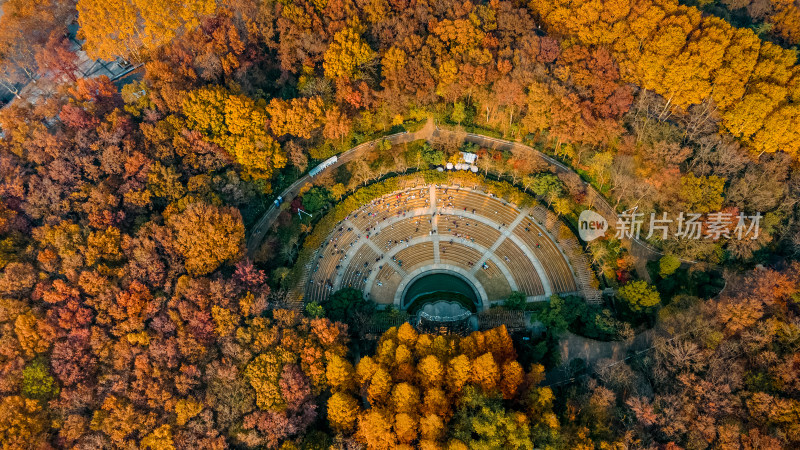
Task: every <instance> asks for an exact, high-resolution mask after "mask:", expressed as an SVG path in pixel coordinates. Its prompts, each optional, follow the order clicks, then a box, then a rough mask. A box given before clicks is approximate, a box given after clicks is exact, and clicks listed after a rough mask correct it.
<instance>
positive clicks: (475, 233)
mask: <svg viewBox="0 0 800 450" xmlns="http://www.w3.org/2000/svg"><path fill="white" fill-rule="evenodd" d="M437 232H438V233H439V236H441V238H440V239H441V240H454V241H456V242H465V241H471V242H474V243H476V244H478V245H480V246H482V247H485V248H491V247H492V245H494V243H495V242H497V239H498V238H499V237H500V232H499V231H498V230H496V229H495V228H492V227H491V226H489V225H486V224H485V223H482V222H478V221H476V220H473V219H469V218H465V217H462V216H457V215H451V214H442V215H441V216H439V223H438V228H437Z"/></svg>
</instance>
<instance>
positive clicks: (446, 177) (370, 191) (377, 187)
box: [292, 170, 536, 282]
mask: <svg viewBox="0 0 800 450" xmlns="http://www.w3.org/2000/svg"><path fill="white" fill-rule="evenodd" d="M420 178H421V179H422V180H424V182H425V183H427V184H459V185H462V186H472V185H480V186H481V187H482V188H483V189H484V190H485V191H487V192H489V193H491V194H493V195H495V196H496V197H499V198H503V199H505V200H506V201H508V202H510V203H514V204H516V205H518V206H519V207H521V208H524V207H528V206H534V205H536V200H535V199H534V197H532V196H530V195H528V194H526V193H524V192H521V191H520V190H519V189H517V188H516V187H514V186H513V185H511V184H510V183H506V182H505V181H494V180H489V179H486V178H484V177H483V176H482V175H479V174H475V173H472V172H466V171H444V172H439V171H437V170H423V171H420V172H416V173H413V174H408V175H400V176H397V177H393V178H388V179H386V180H383V181H379V182H377V183H375V184H371V185H369V186H366V187H362V188H360V189H358V190H356V191H355V192H353V193H352V194H350V195H349V196H347V197H345V198H344V199H342V200H341V201H340V202H339V203H337V204H336V206H334V207H333V209H331V210H330V211H328V213H327V214H325V215H324V216H323V217H322V218H321V219H320V220H319V222H317V224H316V225H314V230H313V231H312V232H311V234H309V235H308V236H306V238H305V241H304V242H303V247H302V249H301V250H300V253H299V255H298V258H297V263H296V264H295V266H294V267H295V270H294V271H293V277H292V279H293V281H294V282H297V281H299V278H300V275H301V274H302V268H303V266H305V264H306V263H307V262H308V261H309V260H310V259H311V256H312V255H313V253H314V251H315V250H316V249H317V248H318V247H319V246H320V245H322V243H323V242H325V238H326V237H327V236H328V234H330V232H331V231H332V230H333V229H334V227H336V224H338V223H339V222H341V221H342V220H344V219H345V218H346V217H347V216H348V215H350V213H352V212H353V211H355V210H357V209H359V208H360V207H361V206H362V205H365V204H367V203H369V202H371V201H373V200H375V199H377V198H380V197H383V196H384V195H387V194H390V193H392V192H394V191H397V190H398V189H399V188H400V185H401V184H402V183H403V182H406V181H411V180H414V179H420Z"/></svg>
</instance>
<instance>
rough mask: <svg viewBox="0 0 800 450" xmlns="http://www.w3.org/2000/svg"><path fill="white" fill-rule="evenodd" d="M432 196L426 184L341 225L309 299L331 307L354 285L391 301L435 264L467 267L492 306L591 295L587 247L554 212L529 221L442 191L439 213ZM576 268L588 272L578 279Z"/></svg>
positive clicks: (539, 212) (311, 282) (505, 208)
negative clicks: (509, 299)
mask: <svg viewBox="0 0 800 450" xmlns="http://www.w3.org/2000/svg"><path fill="white" fill-rule="evenodd" d="M430 191H431V189H430V187H429V186H418V187H414V188H409V189H405V190H402V191H398V192H394V193H392V194H389V195H386V196H383V197H382V198H380V199H377V200H375V201H373V202H370V203H369V204H366V205H364V206H363V207H362V208H360V209H359V210H357V211H354V212H353V213H351V214H350V215H349V216H348V217H347V219H346V220H344V221H343V222H342V223H340V224H339V225H337V227H336V228H335V229H334V230H333V231H332V232H331V235H330V236H329V238H328V241H326V242H325V243H324V244H323V245H322V246H321V248H320V249H319V251H318V252H317V257H316V258H315V259H314V261H313V262H312V264H311V265H310V266H309V267H310V268H311V270H313V272H311V273H310V276H309V277H308V282H307V283H306V298H307V299H308V300H317V301H323V300H325V299H327V298H328V296H329V295H330V294H331V293H332V292H334V291H336V290H338V289H341V288H343V287H353V288H356V289H362V290H364V292H365V293H367V294H371V295H373V297H374V298H375V299H376V301H380V302H391V301H392V300H393V298H394V297H393V296H394V293H395V292H396V291H397V288H398V286H399V284H400V282H401V281H402V280H403V277H404V276H406V275H407V274H409V273H411V272H412V271H414V270H415V269H417V268H419V267H423V266H427V265H431V264H435V263H441V264H449V265H452V266H456V267H460V268H462V269H463V270H464V271H465V272H467V273H468V274H471V275H472V276H474V277H476V279H478V280H480V281H478V282H479V283H481V284H483V285H485V286H491V288H487V292H489V293H491V294H490V295H492V296H493V297H492V298H490V300H500V299H502V298H504V297H502V296H504V295H507V294H508V292H510V291H509V289H511V288H513V287H514V286H515V288H516V289H517V290H519V291H521V292H523V293H525V294H526V295H527V296H541V295H543V294H545V290H544V286H545V284H549V286H550V287H551V288H552V291H553V292H554V293H564V292H576V291H581V292H584V291H588V290H591V289H589V288H591V286H592V281H593V276H592V273H591V269H590V268H589V266H588V260H587V259H586V258H585V255H583V254H582V249H581V248H580V245H579V244H578V242H577V240H575V239H574V237H573V238H572V240H569V239H566V238H565V239H562V238H561V236H563V235H564V234H563V233H562V232H561V228H560V227H563V226H564V225H563V223H562V222H561V221H559V220H558V218H557V217H555V215H554V214H552V213H550V212H549V211H548V210H547V209H546V208H543V207H541V206H537V207H534V208H533V209H531V210H530V211H529V212H530V214H531V217H528V216H524V215H523V213H522V212H521V211H520V210H518V209H517V208H515V207H514V206H512V205H510V204H508V203H506V202H504V201H502V200H500V199H498V198H495V197H492V196H490V195H489V194H486V193H483V192H480V191H473V190H471V189H465V188H463V187H461V188H457V187H446V186H436V187H435V188H434V192H435V195H436V198H435V204H436V208H435V209H433V210H432V209H431V205H430V200H431V199H430V195H429V193H430ZM431 213H435V214H433V215H432V214H431ZM476 216H479V217H476ZM515 221H519V223H518V224H517V225H515V226H514V227H513V228H512V225H514V223H515ZM551 237H552V238H553V239H555V240H557V243H556V242H554V241H553V240H551ZM573 241H574V242H573ZM411 242H414V244H411ZM435 245H438V259H437V258H436V256H435V255H437V253H436V252H435ZM495 246H496V248H495ZM562 250H563V252H562ZM487 251H488V252H489V253H488V254H484V253H485V252H487ZM565 255H566V258H565ZM581 256H582V257H583V259H581V258H580V257H581ZM531 257H533V258H534V259H535V260H536V261H537V263H536V264H534V262H533V261H532V260H531ZM567 258H569V260H568V259H567ZM392 260H394V261H392ZM482 261H485V266H484V264H482V263H481V262H482ZM568 261H569V262H568ZM576 261H578V262H577V263H576ZM570 262H571V263H572V264H570ZM576 264H578V265H585V266H586V267H581V268H576V269H575V271H574V273H573V268H574V267H575V266H576ZM501 266H502V267H504V269H502V270H501ZM537 267H539V268H540V269H541V273H540V272H538V271H537V270H536V268H537ZM506 276H510V281H509V280H507V279H506ZM540 276H543V277H546V279H547V283H544V282H543V280H542V279H540ZM368 281H369V282H370V285H366V283H367V282H368ZM473 281H474V280H473ZM594 290H595V291H596V289H594ZM592 295H594V294H592ZM498 296H499V298H494V297H498Z"/></svg>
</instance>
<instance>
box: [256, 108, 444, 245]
mask: <svg viewBox="0 0 800 450" xmlns="http://www.w3.org/2000/svg"><path fill="white" fill-rule="evenodd" d="M435 129H436V126H435V125H434V123H433V120H428V122H427V123H426V124H425V126H424V127H422V128H421V129H420V130H418V131H415V132H411V133H409V132H408V131H403V132H402V133H395V134H391V135H389V136H384V137H381V138H378V139H374V140H372V141H369V142H364V143H363V144H360V145H357V146H355V147H353V148H351V149H350V150H347V151H345V152H343V153H340V154H339V155H338V156H339V158H338V159H337V161H336V162H335V163H334V164H332V165H330V166H328V167H327V168H326V169H325V170H323V171H322V173H328V172H331V171H333V170H335V169H336V168H337V167H339V166H341V165H342V164H347V163H349V162H350V161H352V160H354V159H356V158H357V157H358V156H360V155H361V154H363V153H364V152H366V151H369V150H371V149H372V148H373V147H375V145H377V144H378V143H379V142H382V141H384V140H386V141H389V142H390V143H391V144H392V145H397V144H403V143H407V142H412V141H416V140H419V139H430V138H431V136H432V135H433V132H434V130H435ZM311 182H312V177H310V176H309V175H304V176H302V177H301V178H300V179H298V180H297V181H295V182H294V183H292V185H291V186H289V187H288V188H286V189H285V190H284V191H283V192H282V193H281V194H280V196H281V197H283V202H284V203H285V204H287V205H288V204H291V203H292V200H294V198H295V197H296V196H297V193H298V192H300V189H302V188H303V187H304V186H306V185H307V184H311ZM280 212H281V209H280V207H276V206H275V205H274V204H273V205H271V206H270V207H269V209H268V210H267V212H265V213H264V215H263V216H261V219H260V220H259V221H258V222H257V223H256V224H255V226H254V227H253V232H252V234H251V235H250V237H249V238H248V239H247V254H248V255H250V256H251V257H252V256H253V254H254V253H255V252H256V250H258V247H259V245H261V241H263V240H264V238H265V237H266V232H267V231H268V230H269V229H270V228H272V224H273V223H274V222H275V220H276V219H277V218H278V215H279V214H280Z"/></svg>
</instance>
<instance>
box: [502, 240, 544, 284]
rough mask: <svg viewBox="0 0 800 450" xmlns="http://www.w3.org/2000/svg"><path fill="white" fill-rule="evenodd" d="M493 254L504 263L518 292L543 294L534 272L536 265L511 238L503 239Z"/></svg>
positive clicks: (537, 276)
mask: <svg viewBox="0 0 800 450" xmlns="http://www.w3.org/2000/svg"><path fill="white" fill-rule="evenodd" d="M494 254H495V256H496V257H497V258H498V259H501V260H503V261H504V262H505V263H506V266H508V270H509V271H510V272H511V276H512V277H514V280H515V281H516V282H517V289H518V290H519V291H520V292H524V293H525V295H528V296H531V295H544V293H545V292H544V287H543V286H542V281H541V280H540V279H539V275H538V273H537V272H536V267H534V265H533V263H532V262H531V261H530V260H529V259H528V258H527V256H525V253H524V252H523V251H522V250H520V248H519V247H517V246H516V245H514V243H513V242H512V241H511V240H508V239H506V240H505V241H503V243H502V244H500V246H499V247H497V250H496V251H495V252H494Z"/></svg>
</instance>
